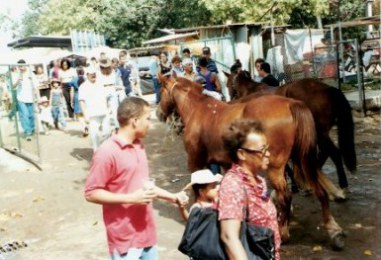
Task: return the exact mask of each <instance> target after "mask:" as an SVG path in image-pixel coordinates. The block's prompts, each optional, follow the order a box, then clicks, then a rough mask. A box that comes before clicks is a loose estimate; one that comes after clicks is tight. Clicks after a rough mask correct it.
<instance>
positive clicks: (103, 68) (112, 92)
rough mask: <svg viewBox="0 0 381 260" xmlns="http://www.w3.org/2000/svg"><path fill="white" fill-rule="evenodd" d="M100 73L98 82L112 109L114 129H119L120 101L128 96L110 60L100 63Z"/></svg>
mask: <svg viewBox="0 0 381 260" xmlns="http://www.w3.org/2000/svg"><path fill="white" fill-rule="evenodd" d="M99 66H100V71H99V73H98V74H97V77H98V79H97V82H98V83H99V84H100V85H102V86H103V87H104V89H105V92H106V97H107V103H108V106H109V107H110V113H111V115H110V116H111V120H112V123H113V125H114V128H115V129H117V128H119V123H118V118H117V110H118V107H119V101H120V100H123V99H124V98H125V97H126V95H125V92H124V86H123V83H122V79H121V77H117V75H116V73H115V70H114V69H113V68H112V62H111V60H110V59H104V60H100V61H99Z"/></svg>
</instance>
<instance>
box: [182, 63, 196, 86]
mask: <svg viewBox="0 0 381 260" xmlns="http://www.w3.org/2000/svg"><path fill="white" fill-rule="evenodd" d="M183 67H184V73H183V74H182V77H184V78H186V79H189V80H190V81H195V80H196V78H197V74H196V73H195V72H194V70H193V67H194V63H193V61H192V60H191V59H189V58H186V59H184V60H183Z"/></svg>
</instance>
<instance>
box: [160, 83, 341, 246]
mask: <svg viewBox="0 0 381 260" xmlns="http://www.w3.org/2000/svg"><path fill="white" fill-rule="evenodd" d="M174 111H176V112H177V113H178V114H179V115H180V117H181V119H182V121H183V123H184V125H185V129H184V135H183V138H184V145H185V149H186V151H187V154H188V168H189V170H190V171H195V170H198V169H203V168H205V167H206V166H207V164H208V163H218V164H220V165H222V166H224V167H225V168H228V167H230V165H231V160H230V158H229V155H228V153H227V151H226V150H225V149H224V147H223V141H222V138H221V136H222V133H223V131H224V129H225V128H226V127H227V126H229V125H230V124H231V122H232V121H234V120H235V119H237V118H249V119H253V120H258V121H260V122H261V123H262V124H263V125H264V127H265V129H266V133H265V134H266V137H267V140H268V143H269V146H270V152H271V156H270V164H269V169H268V175H267V176H268V179H269V181H270V183H271V185H272V186H273V187H274V189H275V190H276V194H277V200H278V204H279V208H280V214H279V227H280V234H281V236H282V240H283V241H284V242H285V241H287V240H288V238H289V232H288V222H289V217H290V205H291V192H290V191H289V190H288V188H287V182H286V179H285V176H284V167H285V165H286V163H287V161H288V159H289V158H290V157H291V159H292V160H293V163H294V172H295V179H296V180H297V182H298V184H300V185H302V186H304V187H309V188H311V189H312V190H313V191H314V193H315V195H316V196H317V197H318V199H319V201H320V203H321V206H322V214H323V220H324V224H325V227H326V228H327V230H328V233H329V235H330V238H331V239H332V242H333V246H334V247H335V248H339V249H340V248H342V247H343V246H344V235H343V231H342V229H341V228H340V226H339V225H338V224H337V223H336V221H335V220H334V218H333V216H332V215H331V212H330V210H329V200H328V195H327V192H326V189H328V188H330V185H331V183H330V181H329V180H328V179H327V178H326V177H325V175H324V174H322V173H321V172H320V171H318V170H317V169H318V167H317V155H316V143H315V139H316V138H315V125H314V121H313V118H312V115H311V112H310V111H309V109H308V108H307V107H306V106H305V105H304V104H303V103H302V102H300V101H296V100H292V99H288V98H284V97H280V96H276V95H271V96H270V95H266V96H260V97H258V98H253V99H251V100H250V101H248V102H246V103H236V104H227V103H225V102H222V101H218V100H215V99H213V98H211V97H208V96H205V95H203V94H201V86H200V85H198V84H197V83H194V82H191V81H189V80H186V79H183V78H178V79H174V78H170V79H162V89H161V101H160V106H159V107H158V110H157V114H158V116H159V119H160V120H162V121H165V120H166V118H167V117H168V116H169V115H170V114H171V113H173V112H174Z"/></svg>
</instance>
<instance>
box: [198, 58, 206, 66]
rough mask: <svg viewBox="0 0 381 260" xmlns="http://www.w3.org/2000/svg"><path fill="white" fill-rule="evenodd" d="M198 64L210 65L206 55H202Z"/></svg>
mask: <svg viewBox="0 0 381 260" xmlns="http://www.w3.org/2000/svg"><path fill="white" fill-rule="evenodd" d="M198 65H199V66H200V67H202V68H206V67H208V60H207V59H206V58H205V57H201V58H200V59H199V60H198Z"/></svg>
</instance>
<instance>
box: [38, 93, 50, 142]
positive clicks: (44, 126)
mask: <svg viewBox="0 0 381 260" xmlns="http://www.w3.org/2000/svg"><path fill="white" fill-rule="evenodd" d="M38 103H39V119H40V122H39V124H40V125H39V126H40V129H41V132H43V133H44V134H46V135H49V129H50V128H53V127H54V121H53V116H52V107H51V106H50V105H49V100H48V98H47V97H46V96H42V97H41V99H40V100H39V102H38Z"/></svg>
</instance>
